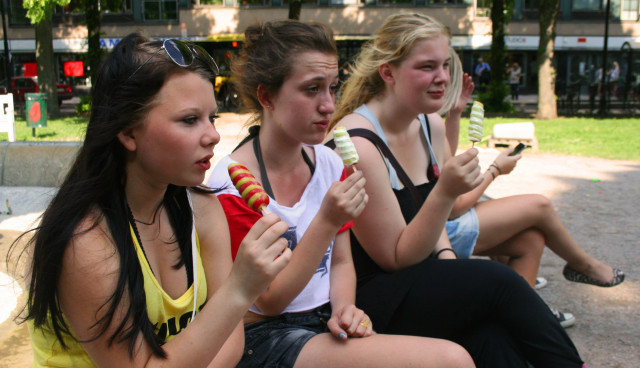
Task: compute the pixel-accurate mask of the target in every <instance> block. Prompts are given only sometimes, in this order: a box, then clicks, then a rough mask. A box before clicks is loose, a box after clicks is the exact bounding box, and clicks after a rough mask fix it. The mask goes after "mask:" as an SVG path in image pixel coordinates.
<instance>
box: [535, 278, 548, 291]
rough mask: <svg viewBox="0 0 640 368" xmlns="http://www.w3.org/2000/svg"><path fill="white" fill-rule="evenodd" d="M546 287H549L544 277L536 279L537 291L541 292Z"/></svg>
mask: <svg viewBox="0 0 640 368" xmlns="http://www.w3.org/2000/svg"><path fill="white" fill-rule="evenodd" d="M545 286H547V279H545V278H544V277H536V286H535V289H536V290H540V289H542V288H543V287H545Z"/></svg>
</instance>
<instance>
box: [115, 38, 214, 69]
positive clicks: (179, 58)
mask: <svg viewBox="0 0 640 368" xmlns="http://www.w3.org/2000/svg"><path fill="white" fill-rule="evenodd" d="M161 50H165V51H166V52H167V55H169V58H171V60H172V61H173V62H174V63H175V64H176V65H178V66H181V67H183V68H186V67H188V66H189V65H191V64H192V63H193V60H195V59H196V58H197V57H198V56H200V60H202V61H203V62H205V63H206V64H207V65H208V66H209V68H210V69H211V71H213V73H214V75H218V74H219V73H220V71H219V70H218V64H216V62H215V61H214V60H213V58H212V57H211V55H209V53H208V52H207V51H206V50H205V49H203V48H202V47H201V46H198V45H194V44H186V43H184V42H182V41H179V40H171V39H167V40H164V41H163V42H162V47H160V48H159V49H158V51H156V52H154V53H153V54H152V55H151V56H149V58H148V59H147V60H146V61H145V62H144V63H142V65H140V66H139V67H138V69H136V70H135V71H134V72H133V73H131V75H130V76H129V78H127V79H131V77H133V76H134V75H135V74H136V73H137V72H138V71H139V70H140V69H142V67H143V66H145V65H146V64H147V63H148V62H149V60H151V59H152V58H153V57H154V56H156V54H158V53H159V52H160V51H161Z"/></svg>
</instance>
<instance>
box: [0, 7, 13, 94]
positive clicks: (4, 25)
mask: <svg viewBox="0 0 640 368" xmlns="http://www.w3.org/2000/svg"><path fill="white" fill-rule="evenodd" d="M4 1H5V0H0V12H1V13H2V35H3V36H4V57H5V59H6V62H5V64H4V67H5V74H6V75H7V93H11V54H10V53H9V40H8V39H7V18H6V16H5V11H4Z"/></svg>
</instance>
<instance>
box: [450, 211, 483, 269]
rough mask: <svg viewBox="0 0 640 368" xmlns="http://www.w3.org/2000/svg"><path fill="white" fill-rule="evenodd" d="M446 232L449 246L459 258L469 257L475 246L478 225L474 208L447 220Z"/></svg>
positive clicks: (478, 231) (478, 229) (478, 230)
mask: <svg viewBox="0 0 640 368" xmlns="http://www.w3.org/2000/svg"><path fill="white" fill-rule="evenodd" d="M446 226H447V234H448V235H449V240H450V241H451V248H453V251H454V252H456V255H457V256H458V258H459V259H466V258H471V255H472V254H473V248H474V247H475V246H476V241H477V240H478V234H479V233H480V225H479V224H478V215H477V214H476V209H475V208H474V207H471V209H470V210H469V211H467V212H465V213H464V214H463V215H462V216H460V217H458V218H455V219H453V220H449V221H447V225H446Z"/></svg>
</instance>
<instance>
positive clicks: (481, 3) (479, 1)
mask: <svg viewBox="0 0 640 368" xmlns="http://www.w3.org/2000/svg"><path fill="white" fill-rule="evenodd" d="M490 15H491V0H476V17H489V16H490Z"/></svg>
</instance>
